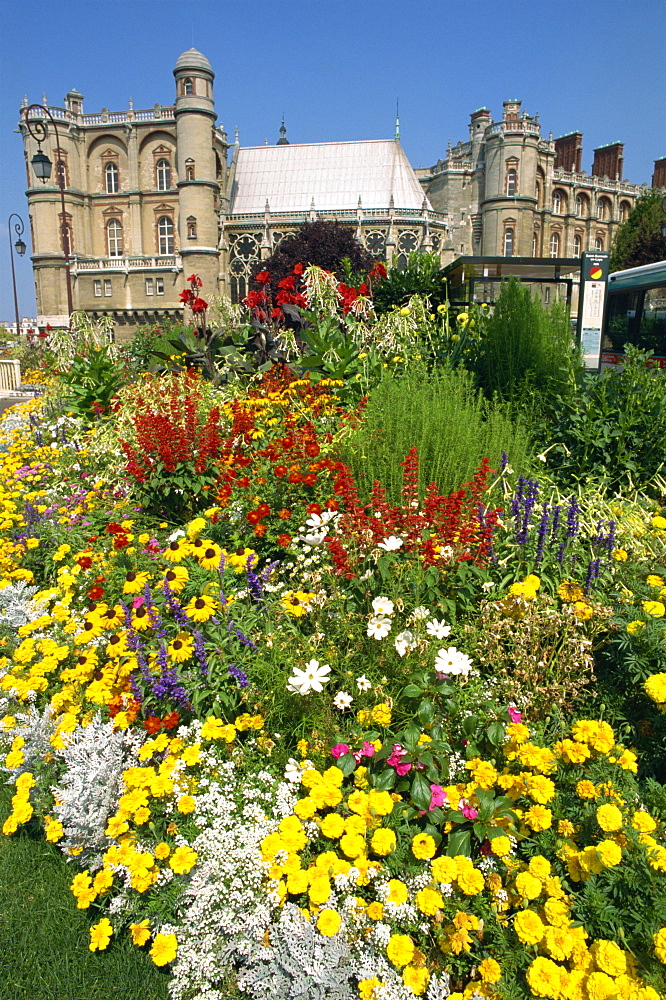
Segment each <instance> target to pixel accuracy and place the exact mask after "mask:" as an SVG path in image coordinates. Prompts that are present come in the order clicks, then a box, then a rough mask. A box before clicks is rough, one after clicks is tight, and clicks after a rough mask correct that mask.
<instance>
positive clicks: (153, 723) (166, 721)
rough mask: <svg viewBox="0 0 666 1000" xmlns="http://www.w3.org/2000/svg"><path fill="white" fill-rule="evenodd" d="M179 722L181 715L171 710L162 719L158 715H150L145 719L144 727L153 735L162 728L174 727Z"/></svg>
mask: <svg viewBox="0 0 666 1000" xmlns="http://www.w3.org/2000/svg"><path fill="white" fill-rule="evenodd" d="M179 722H180V716H179V714H178V712H170V713H169V714H168V715H165V716H164V718H163V719H160V718H159V717H158V716H157V715H149V716H148V717H147V718H146V719H144V720H143V728H144V729H145V730H146V732H147V733H150V734H151V735H152V734H153V733H159V731H160V729H174V728H175V727H176V726H177V725H178V723H179Z"/></svg>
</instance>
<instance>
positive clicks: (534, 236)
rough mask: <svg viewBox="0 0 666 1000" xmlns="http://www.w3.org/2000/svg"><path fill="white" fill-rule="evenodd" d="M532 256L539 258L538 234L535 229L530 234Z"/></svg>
mask: <svg viewBox="0 0 666 1000" xmlns="http://www.w3.org/2000/svg"><path fill="white" fill-rule="evenodd" d="M532 256H533V257H538V256H539V233H538V232H537V230H536V229H535V230H534V232H533V233H532Z"/></svg>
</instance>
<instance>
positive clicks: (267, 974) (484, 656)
mask: <svg viewBox="0 0 666 1000" xmlns="http://www.w3.org/2000/svg"><path fill="white" fill-rule="evenodd" d="M197 301H198V300H197ZM341 389H342V386H341V384H340V380H336V379H319V380H316V379H314V378H309V377H307V376H305V375H303V376H302V377H296V375H294V374H293V372H291V371H290V370H289V369H288V368H286V367H285V366H284V365H282V364H279V365H276V366H274V367H273V368H270V369H269V370H267V371H265V372H264V373H263V374H260V375H257V376H256V377H255V378H254V379H253V380H252V381H251V382H250V383H249V385H247V386H246V385H242V386H239V385H238V384H236V383H234V384H232V385H226V386H223V387H217V388H214V387H211V386H210V384H207V383H203V382H202V381H201V379H200V378H199V377H198V376H197V375H196V373H195V372H194V371H193V370H192V369H190V370H184V371H183V372H182V373H180V374H177V373H176V374H173V373H172V374H169V375H163V376H148V375H146V376H144V377H143V379H142V380H141V382H140V383H135V384H132V385H129V386H125V387H123V388H122V389H121V390H120V393H119V394H118V396H117V397H116V403H115V404H114V406H115V412H114V413H113V415H109V416H107V417H106V418H104V419H102V420H98V421H95V420H92V422H86V421H85V420H82V419H80V418H79V417H76V418H75V417H70V416H67V415H66V411H63V410H62V409H58V408H57V406H55V405H54V403H53V399H54V396H53V394H51V395H49V393H48V392H47V393H46V395H45V396H44V398H43V399H37V400H35V401H32V402H30V403H29V404H26V405H24V406H21V407H15V408H14V409H13V410H12V411H10V413H9V414H8V415H7V416H6V417H5V419H4V422H3V425H2V435H3V438H2V440H3V442H4V443H3V445H2V447H3V449H4V450H1V451H0V504H1V505H2V511H1V514H2V529H3V539H4V540H3V547H2V552H1V553H0V575H1V579H0V607H1V608H2V611H3V613H2V617H1V618H0V623H1V640H0V641H1V642H2V653H3V658H2V661H0V664H1V670H2V676H1V678H0V730H1V733H0V745H1V746H2V753H3V758H2V766H3V771H4V773H5V775H6V780H7V782H8V783H9V784H11V785H13V787H14V794H13V798H12V808H11V812H10V813H9V815H8V817H7V818H6V820H5V822H4V826H3V833H4V834H5V835H7V836H11V835H12V834H14V833H15V832H16V831H17V830H18V829H19V828H24V827H26V826H27V827H30V828H34V829H35V830H37V829H41V830H42V831H43V835H44V836H45V837H46V839H47V840H49V841H51V842H53V843H56V844H58V845H59V846H60V847H61V849H62V851H63V852H64V854H65V856H66V857H67V858H68V859H69V861H70V862H71V866H72V882H71V890H72V907H78V908H79V909H85V910H88V911H89V912H90V914H91V929H90V949H91V951H98V952H104V951H106V950H107V949H109V948H113V947H114V941H115V940H116V939H117V938H118V937H119V936H122V935H130V936H131V940H132V941H133V942H134V944H135V945H136V946H137V947H138V948H144V949H146V950H147V951H148V952H149V954H150V956H151V957H152V960H153V961H154V963H155V964H156V965H158V966H160V967H165V968H167V969H168V970H169V973H170V992H171V995H172V996H173V998H174V1000H218V998H219V1000H222V998H223V997H224V998H225V1000H226V998H227V997H228V996H229V992H228V987H227V986H226V985H223V984H226V983H227V982H228V975H229V973H230V972H232V973H233V975H234V977H235V981H236V984H237V989H238V991H239V993H238V995H239V996H249V997H261V996H264V995H265V993H266V992H267V991H270V992H271V993H272V994H273V995H274V996H276V997H285V998H291V997H294V998H296V997H300V998H303V1000H305V998H308V1000H310V998H330V1000H334V998H335V1000H338V998H346V997H349V998H358V997H360V998H361V1000H409V998H411V997H413V996H424V997H427V998H429V1000H439V998H446V997H452V998H454V1000H461V998H466V1000H474V998H478V997H485V998H506V1000H513V998H530V997H550V998H553V1000H625V998H626V1000H658V997H660V996H664V995H666V975H665V973H664V965H665V964H666V893H665V892H664V889H665V888H666V882H665V878H666V843H665V840H664V829H665V822H666V798H664V795H663V791H662V790H661V785H660V783H659V782H658V781H656V780H655V778H654V777H653V776H651V775H650V774H649V765H650V764H652V765H653V767H654V769H655V774H656V776H657V777H660V776H661V775H660V773H659V771H658V762H659V759H660V756H659V755H660V753H662V748H663V727H661V718H662V716H661V715H660V712H662V710H663V709H664V707H665V706H666V681H665V678H666V671H664V670H662V669H661V666H662V665H661V660H660V658H661V657H662V655H663V653H662V652H661V650H662V647H663V625H662V619H663V617H664V616H665V614H666V613H665V611H664V608H665V604H664V603H663V600H662V598H663V596H664V594H666V583H665V581H664V579H663V577H662V576H661V573H662V569H661V567H662V565H663V562H664V554H665V541H666V519H664V517H663V516H662V513H661V511H660V510H659V509H657V508H656V507H655V506H654V505H652V504H649V503H648V502H647V501H642V500H640V499H637V500H635V501H633V502H630V501H629V500H623V501H621V500H619V499H618V500H614V501H612V502H609V501H606V500H603V498H597V502H593V501H591V500H590V499H585V498H584V497H580V496H578V497H563V496H561V495H559V494H558V493H557V491H556V490H555V489H554V487H553V486H552V485H551V486H549V485H547V484H545V483H540V482H539V481H538V480H537V479H528V478H524V477H520V478H517V477H513V476H512V475H511V473H510V471H509V470H508V469H507V468H505V463H502V466H501V467H500V468H498V469H497V470H493V469H491V468H490V464H489V462H488V461H484V462H483V463H482V465H481V466H480V468H479V469H478V471H477V473H476V475H475V476H474V477H473V478H472V479H471V481H470V482H469V483H468V484H466V485H465V486H463V487H461V488H460V489H459V490H456V491H454V492H453V493H451V494H449V495H446V496H443V495H440V493H439V491H438V490H437V488H436V486H435V485H433V486H432V487H430V488H428V490H427V491H426V493H425V495H424V496H421V495H419V492H418V489H417V485H416V484H417V482H418V461H419V457H418V451H417V449H416V448H414V449H412V450H411V451H410V452H409V453H408V454H407V455H406V456H401V458H402V466H403V483H404V485H403V491H402V497H401V499H400V501H399V502H395V501H390V500H389V499H388V498H387V496H386V494H385V493H384V491H383V490H382V488H381V485H380V484H375V487H374V489H373V490H372V493H371V495H370V496H368V497H365V498H364V497H362V496H360V494H359V490H358V487H357V485H356V483H355V482H354V478H353V476H352V474H351V472H350V470H349V468H348V467H347V466H346V465H345V464H344V462H343V461H341V459H340V457H339V452H338V449H337V444H338V442H339V441H340V440H343V439H345V437H346V436H347V435H348V434H349V433H350V432H351V430H353V427H354V424H355V422H358V421H361V420H362V419H363V410H362V407H361V408H360V409H357V408H355V407H354V406H352V407H351V408H350V406H349V405H346V406H343V395H344V394H342V395H341V394H339V393H338V390H341ZM619 671H622V672H623V679H622V683H620V681H619V680H618V679H617V676H616V675H617V673H618V672H619ZM622 684H624V685H625V687H624V688H623V687H622ZM604 685H605V687H604ZM626 690H630V692H632V693H631V696H630V699H629V700H630V701H631V703H632V705H633V706H634V708H635V710H636V713H637V714H634V715H631V714H630V713H629V709H628V708H627V707H626V702H623V701H622V698H623V697H624V696H623V694H622V692H623V691H626ZM601 691H603V692H604V694H603V698H605V699H606V701H605V702H604V701H603V700H602V695H601V694H600V692H601ZM613 698H614V699H615V700H614V701H613ZM623 713H624V714H623ZM608 718H611V721H612V724H611V723H609V721H607V719H608ZM100 961H103V958H100Z"/></svg>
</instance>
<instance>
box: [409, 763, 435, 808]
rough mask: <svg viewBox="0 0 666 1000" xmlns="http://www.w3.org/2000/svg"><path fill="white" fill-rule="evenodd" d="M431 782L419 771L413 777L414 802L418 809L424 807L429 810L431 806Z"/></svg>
mask: <svg viewBox="0 0 666 1000" xmlns="http://www.w3.org/2000/svg"><path fill="white" fill-rule="evenodd" d="M430 799H431V792H430V784H429V783H428V781H427V780H426V778H424V777H423V775H422V774H421V773H420V772H419V771H417V772H416V773H415V774H414V777H413V779H412V802H413V803H414V805H415V806H416V807H417V808H418V809H423V810H425V811H426V812H427V810H428V809H429V807H430Z"/></svg>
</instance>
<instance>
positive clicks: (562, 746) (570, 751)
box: [554, 739, 591, 764]
mask: <svg viewBox="0 0 666 1000" xmlns="http://www.w3.org/2000/svg"><path fill="white" fill-rule="evenodd" d="M554 749H555V750H556V752H557V753H558V754H559V755H560V756H561V757H564V759H565V760H566V761H568V762H569V763H570V764H582V763H583V761H585V760H588V758H589V757H590V756H591V753H590V748H589V747H588V745H587V743H577V742H576V741H575V740H568V739H567V740H560V741H559V742H558V743H556V744H555V747H554Z"/></svg>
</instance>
